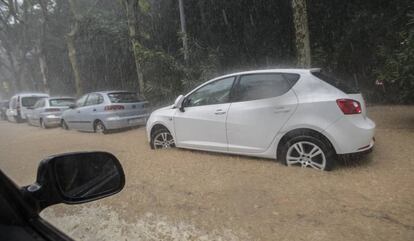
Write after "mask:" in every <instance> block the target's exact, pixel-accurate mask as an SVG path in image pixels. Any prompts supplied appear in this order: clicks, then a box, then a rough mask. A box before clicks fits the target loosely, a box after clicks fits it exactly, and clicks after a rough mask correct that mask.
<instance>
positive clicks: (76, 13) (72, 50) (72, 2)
mask: <svg viewBox="0 0 414 241" xmlns="http://www.w3.org/2000/svg"><path fill="white" fill-rule="evenodd" d="M69 6H70V11H71V12H72V15H73V18H74V20H73V21H74V22H73V23H72V27H71V30H70V32H69V33H68V34H67V35H66V44H67V48H68V55H69V59H70V63H71V65H72V70H73V75H74V77H75V89H76V95H77V96H81V95H82V94H83V88H82V87H83V84H82V79H81V74H80V68H79V64H78V60H77V56H76V55H77V52H76V44H75V38H76V35H77V34H78V31H79V25H80V22H81V20H82V14H81V13H80V10H79V9H78V2H77V0H69Z"/></svg>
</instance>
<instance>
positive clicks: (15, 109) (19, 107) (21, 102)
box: [6, 93, 49, 122]
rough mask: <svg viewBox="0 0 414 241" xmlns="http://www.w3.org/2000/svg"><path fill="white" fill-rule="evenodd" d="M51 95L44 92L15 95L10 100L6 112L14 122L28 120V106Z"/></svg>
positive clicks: (8, 117)
mask: <svg viewBox="0 0 414 241" xmlns="http://www.w3.org/2000/svg"><path fill="white" fill-rule="evenodd" d="M47 97H49V95H48V94H43V93H24V94H16V95H14V96H13V97H12V98H11V99H10V102H9V109H8V110H7V112H6V115H7V119H8V120H9V121H13V122H23V121H25V120H26V115H27V111H28V110H27V108H28V107H33V106H34V104H35V103H36V102H37V101H38V100H39V99H42V98H47Z"/></svg>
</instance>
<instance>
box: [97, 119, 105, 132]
mask: <svg viewBox="0 0 414 241" xmlns="http://www.w3.org/2000/svg"><path fill="white" fill-rule="evenodd" d="M95 131H96V133H100V134H103V133H105V126H104V124H103V123H102V122H100V121H99V122H98V123H96V126H95Z"/></svg>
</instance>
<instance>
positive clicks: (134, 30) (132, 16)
mask: <svg viewBox="0 0 414 241" xmlns="http://www.w3.org/2000/svg"><path fill="white" fill-rule="evenodd" d="M123 2H124V5H125V9H126V14H127V19H128V30H129V38H130V41H131V45H132V50H133V52H134V59H135V68H136V71H137V77H138V93H139V94H140V95H144V94H145V82H144V75H143V73H142V68H141V64H140V61H139V59H140V51H141V50H142V45H141V43H140V42H139V38H138V37H139V31H138V14H139V1H138V0H123Z"/></svg>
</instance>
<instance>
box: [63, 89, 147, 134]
mask: <svg viewBox="0 0 414 241" xmlns="http://www.w3.org/2000/svg"><path fill="white" fill-rule="evenodd" d="M148 116H149V112H148V102H147V101H145V100H144V99H142V98H140V97H139V96H138V95H137V94H136V93H135V92H128V91H105V92H93V93H89V94H86V95H84V96H82V97H81V98H80V99H78V101H77V102H76V105H74V106H71V109H69V110H67V111H65V112H63V115H62V120H61V125H62V128H64V129H76V130H81V131H93V132H99V133H105V132H106V131H107V130H112V129H121V128H126V127H132V126H138V125H145V123H146V120H147V118H148Z"/></svg>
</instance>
